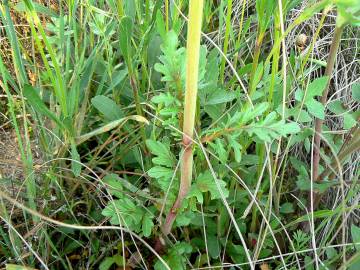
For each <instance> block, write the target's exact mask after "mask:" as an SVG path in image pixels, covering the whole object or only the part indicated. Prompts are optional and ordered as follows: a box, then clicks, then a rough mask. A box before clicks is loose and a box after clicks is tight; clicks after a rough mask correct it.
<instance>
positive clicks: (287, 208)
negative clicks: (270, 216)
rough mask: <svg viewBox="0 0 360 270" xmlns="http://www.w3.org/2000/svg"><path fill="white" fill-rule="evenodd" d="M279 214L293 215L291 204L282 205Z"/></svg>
mask: <svg viewBox="0 0 360 270" xmlns="http://www.w3.org/2000/svg"><path fill="white" fill-rule="evenodd" d="M280 213H282V214H290V213H294V206H293V204H292V203H289V202H287V203H284V204H282V205H281V207H280Z"/></svg>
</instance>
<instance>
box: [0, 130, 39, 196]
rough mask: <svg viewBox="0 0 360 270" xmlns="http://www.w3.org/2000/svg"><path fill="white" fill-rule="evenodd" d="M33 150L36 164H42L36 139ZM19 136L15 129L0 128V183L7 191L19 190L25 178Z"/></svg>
mask: <svg viewBox="0 0 360 270" xmlns="http://www.w3.org/2000/svg"><path fill="white" fill-rule="evenodd" d="M31 152H32V156H33V161H34V165H35V166H36V164H41V162H42V159H41V155H40V153H41V152H40V151H39V146H38V144H37V143H36V140H35V139H32V140H31ZM25 177H26V176H25V172H24V166H23V162H22V160H21V152H20V150H19V146H18V138H17V136H16V133H15V130H14V129H7V130H6V129H4V128H0V185H1V187H2V188H5V190H6V191H7V192H10V193H13V192H14V191H18V189H19V187H20V186H21V183H23V181H24V179H25Z"/></svg>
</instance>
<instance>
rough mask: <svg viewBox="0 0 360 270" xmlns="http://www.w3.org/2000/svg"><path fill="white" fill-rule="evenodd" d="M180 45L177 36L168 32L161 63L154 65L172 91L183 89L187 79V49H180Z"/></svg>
mask: <svg viewBox="0 0 360 270" xmlns="http://www.w3.org/2000/svg"><path fill="white" fill-rule="evenodd" d="M178 43H179V41H178V37H177V34H176V33H175V32H174V31H173V30H172V31H170V32H168V33H167V34H166V37H165V40H164V43H163V44H162V45H161V51H162V52H163V54H162V55H161V56H160V57H159V59H160V62H161V63H156V64H155V65H154V68H155V70H156V71H157V72H159V73H161V74H162V75H163V77H162V79H161V80H162V81H165V82H169V84H170V86H171V88H172V89H178V87H179V85H180V87H181V84H182V81H183V80H184V77H185V48H180V49H178V48H177V47H178Z"/></svg>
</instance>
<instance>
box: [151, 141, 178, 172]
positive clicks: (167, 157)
mask: <svg viewBox="0 0 360 270" xmlns="http://www.w3.org/2000/svg"><path fill="white" fill-rule="evenodd" d="M146 146H147V147H148V149H149V150H150V152H151V153H152V154H153V155H155V156H156V157H155V158H153V159H152V161H153V162H154V164H156V165H163V166H166V167H173V166H175V157H174V155H173V154H172V153H171V151H170V147H169V146H168V145H165V144H163V143H161V142H159V141H154V140H147V141H146Z"/></svg>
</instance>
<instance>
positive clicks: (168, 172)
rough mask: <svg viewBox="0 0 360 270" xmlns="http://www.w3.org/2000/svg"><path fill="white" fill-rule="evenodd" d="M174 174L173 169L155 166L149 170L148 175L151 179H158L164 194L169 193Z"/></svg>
mask: <svg viewBox="0 0 360 270" xmlns="http://www.w3.org/2000/svg"><path fill="white" fill-rule="evenodd" d="M173 174H174V170H173V169H170V168H166V167H162V166H155V167H152V168H151V169H150V170H148V175H149V176H150V177H153V178H156V180H157V183H158V184H159V186H160V188H161V189H162V190H163V191H164V192H167V190H168V187H169V185H170V181H171V179H172V177H173Z"/></svg>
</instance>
